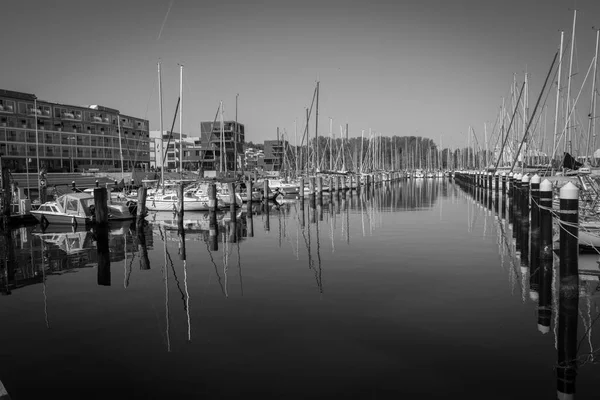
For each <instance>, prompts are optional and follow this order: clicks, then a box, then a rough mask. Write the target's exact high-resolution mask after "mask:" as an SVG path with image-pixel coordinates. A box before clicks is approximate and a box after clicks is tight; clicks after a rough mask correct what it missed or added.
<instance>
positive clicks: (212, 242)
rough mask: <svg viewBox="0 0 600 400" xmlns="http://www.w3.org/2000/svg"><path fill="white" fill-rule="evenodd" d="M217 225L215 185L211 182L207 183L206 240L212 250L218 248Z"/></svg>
mask: <svg viewBox="0 0 600 400" xmlns="http://www.w3.org/2000/svg"><path fill="white" fill-rule="evenodd" d="M218 229H219V228H218V225H217V185H216V184H215V183H214V182H211V183H210V184H209V185H208V242H209V247H210V249H211V250H212V251H217V250H219V241H218V240H217V234H218Z"/></svg>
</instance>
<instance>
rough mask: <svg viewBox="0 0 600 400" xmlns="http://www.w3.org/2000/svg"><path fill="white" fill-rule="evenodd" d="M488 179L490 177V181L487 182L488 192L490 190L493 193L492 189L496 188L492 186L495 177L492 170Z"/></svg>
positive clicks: (488, 174)
mask: <svg viewBox="0 0 600 400" xmlns="http://www.w3.org/2000/svg"><path fill="white" fill-rule="evenodd" d="M487 179H488V183H487V186H488V187H487V189H488V192H489V193H492V190H493V189H494V188H493V187H492V182H493V179H494V174H492V173H491V172H488V173H487Z"/></svg>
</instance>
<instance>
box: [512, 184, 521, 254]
mask: <svg viewBox="0 0 600 400" xmlns="http://www.w3.org/2000/svg"><path fill="white" fill-rule="evenodd" d="M521 179H522V177H521V175H520V174H515V175H514V176H513V185H512V187H513V198H512V201H511V203H512V208H513V238H514V239H515V253H516V254H517V255H519V256H520V255H521V242H520V240H519V239H520V235H521V227H520V224H521V210H520V207H521V202H520V199H521V198H520V197H519V196H520V194H521Z"/></svg>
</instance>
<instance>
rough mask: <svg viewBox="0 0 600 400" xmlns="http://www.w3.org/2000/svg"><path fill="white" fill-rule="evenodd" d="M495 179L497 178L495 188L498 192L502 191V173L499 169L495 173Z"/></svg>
mask: <svg viewBox="0 0 600 400" xmlns="http://www.w3.org/2000/svg"><path fill="white" fill-rule="evenodd" d="M494 179H495V184H496V185H495V190H496V194H499V193H500V173H499V172H498V171H496V172H495V173H494Z"/></svg>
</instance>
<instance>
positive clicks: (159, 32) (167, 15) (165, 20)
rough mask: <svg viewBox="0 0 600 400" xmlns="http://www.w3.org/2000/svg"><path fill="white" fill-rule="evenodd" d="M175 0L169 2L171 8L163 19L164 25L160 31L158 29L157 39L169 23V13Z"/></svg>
mask: <svg viewBox="0 0 600 400" xmlns="http://www.w3.org/2000/svg"><path fill="white" fill-rule="evenodd" d="M174 2H175V0H171V2H170V3H169V8H168V9H167V13H166V14H165V18H164V19H163V22H162V25H161V26H160V31H158V36H157V37H156V40H157V41H158V40H159V39H160V36H161V35H162V32H163V29H164V28H165V24H166V23H167V18H168V17H169V13H170V12H171V7H173V3H174Z"/></svg>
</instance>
